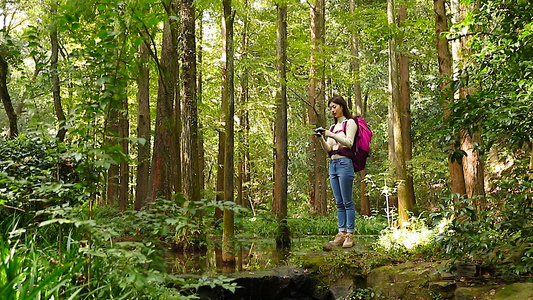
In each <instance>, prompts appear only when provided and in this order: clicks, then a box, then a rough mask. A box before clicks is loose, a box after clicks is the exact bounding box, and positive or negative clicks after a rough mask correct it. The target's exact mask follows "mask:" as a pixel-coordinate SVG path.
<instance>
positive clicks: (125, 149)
mask: <svg viewBox="0 0 533 300" xmlns="http://www.w3.org/2000/svg"><path fill="white" fill-rule="evenodd" d="M121 104H122V107H121V111H120V113H119V136H120V148H121V150H122V153H123V154H124V157H123V158H122V160H121V161H120V173H119V176H120V189H119V197H118V201H119V202H118V203H119V208H120V210H121V211H125V210H126V209H127V208H128V202H129V201H128V200H129V183H130V170H129V169H130V164H129V163H128V160H127V157H128V156H129V153H130V150H129V143H128V138H129V137H130V124H129V121H128V99H126V98H124V99H122V103H121Z"/></svg>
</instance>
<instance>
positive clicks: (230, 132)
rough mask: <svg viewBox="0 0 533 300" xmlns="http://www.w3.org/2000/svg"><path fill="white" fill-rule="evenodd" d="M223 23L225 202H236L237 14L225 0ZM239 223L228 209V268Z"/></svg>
mask: <svg viewBox="0 0 533 300" xmlns="http://www.w3.org/2000/svg"><path fill="white" fill-rule="evenodd" d="M223 8H224V15H223V22H222V35H223V37H222V44H223V55H224V58H225V60H224V59H223V61H225V64H226V68H225V71H226V72H225V73H224V74H222V76H223V79H222V82H223V85H224V86H223V90H224V94H225V95H226V99H227V107H226V108H227V110H226V111H225V119H224V121H225V129H226V139H225V146H226V147H225V151H224V202H234V196H233V188H234V187H233V180H234V178H233V177H234V173H235V170H234V161H233V153H234V142H235V141H234V135H235V134H234V131H235V130H234V121H233V119H234V116H235V102H234V100H235V97H234V71H235V70H234V63H233V62H234V59H233V20H234V11H233V10H232V8H231V0H223ZM234 230H235V223H234V212H233V210H232V209H228V208H225V209H224V227H223V236H222V261H223V262H224V263H225V264H228V265H232V266H234V265H235V241H234V239H235V235H234Z"/></svg>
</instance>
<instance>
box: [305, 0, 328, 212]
mask: <svg viewBox="0 0 533 300" xmlns="http://www.w3.org/2000/svg"><path fill="white" fill-rule="evenodd" d="M310 11H311V57H310V58H309V61H310V69H309V110H308V116H309V123H310V124H313V125H314V126H315V127H318V126H325V123H326V116H325V114H326V113H325V106H326V104H325V96H326V94H325V74H324V66H325V63H324V58H323V56H322V54H323V47H324V45H325V43H324V35H325V3H324V0H315V1H314V2H312V3H311V7H310ZM310 150H311V153H312V157H311V159H312V162H311V165H312V166H313V168H312V170H311V174H310V179H309V180H310V202H311V209H312V210H313V211H314V212H315V213H317V214H319V215H325V214H326V213H327V201H326V179H327V171H326V153H324V151H323V150H322V148H321V146H320V145H319V141H317V140H316V139H315V140H313V141H312V142H311V149H310Z"/></svg>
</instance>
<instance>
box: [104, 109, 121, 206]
mask: <svg viewBox="0 0 533 300" xmlns="http://www.w3.org/2000/svg"><path fill="white" fill-rule="evenodd" d="M119 105H120V102H119V101H118V100H113V101H110V102H109V103H108V106H107V109H108V111H107V120H106V122H105V124H106V126H105V127H106V129H105V144H106V148H107V149H115V147H116V146H117V145H118V141H117V139H118V137H119V124H118V120H119V109H120V107H119ZM112 151H113V150H112ZM106 188H107V192H106V204H107V205H109V206H114V205H115V203H117V200H118V197H119V189H120V165H119V162H113V163H111V165H110V166H109V169H108V170H107V184H106Z"/></svg>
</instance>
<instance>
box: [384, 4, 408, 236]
mask: <svg viewBox="0 0 533 300" xmlns="http://www.w3.org/2000/svg"><path fill="white" fill-rule="evenodd" d="M387 16H388V18H387V19H388V23H389V26H391V27H392V26H394V24H395V6H394V1H393V0H387ZM398 75H399V74H398V53H397V43H396V40H395V38H391V39H390V40H389V89H390V93H391V103H392V113H393V130H394V153H395V158H396V178H397V180H398V182H399V185H398V217H399V219H398V225H399V226H403V225H404V224H405V223H407V221H408V220H409V215H408V213H407V212H408V211H410V210H411V206H410V203H411V201H410V199H409V194H408V190H407V185H406V181H407V169H406V166H405V155H404V145H403V134H404V133H403V132H402V118H401V113H402V112H401V104H400V95H399V94H400V87H399V82H398V79H399V76H398Z"/></svg>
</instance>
